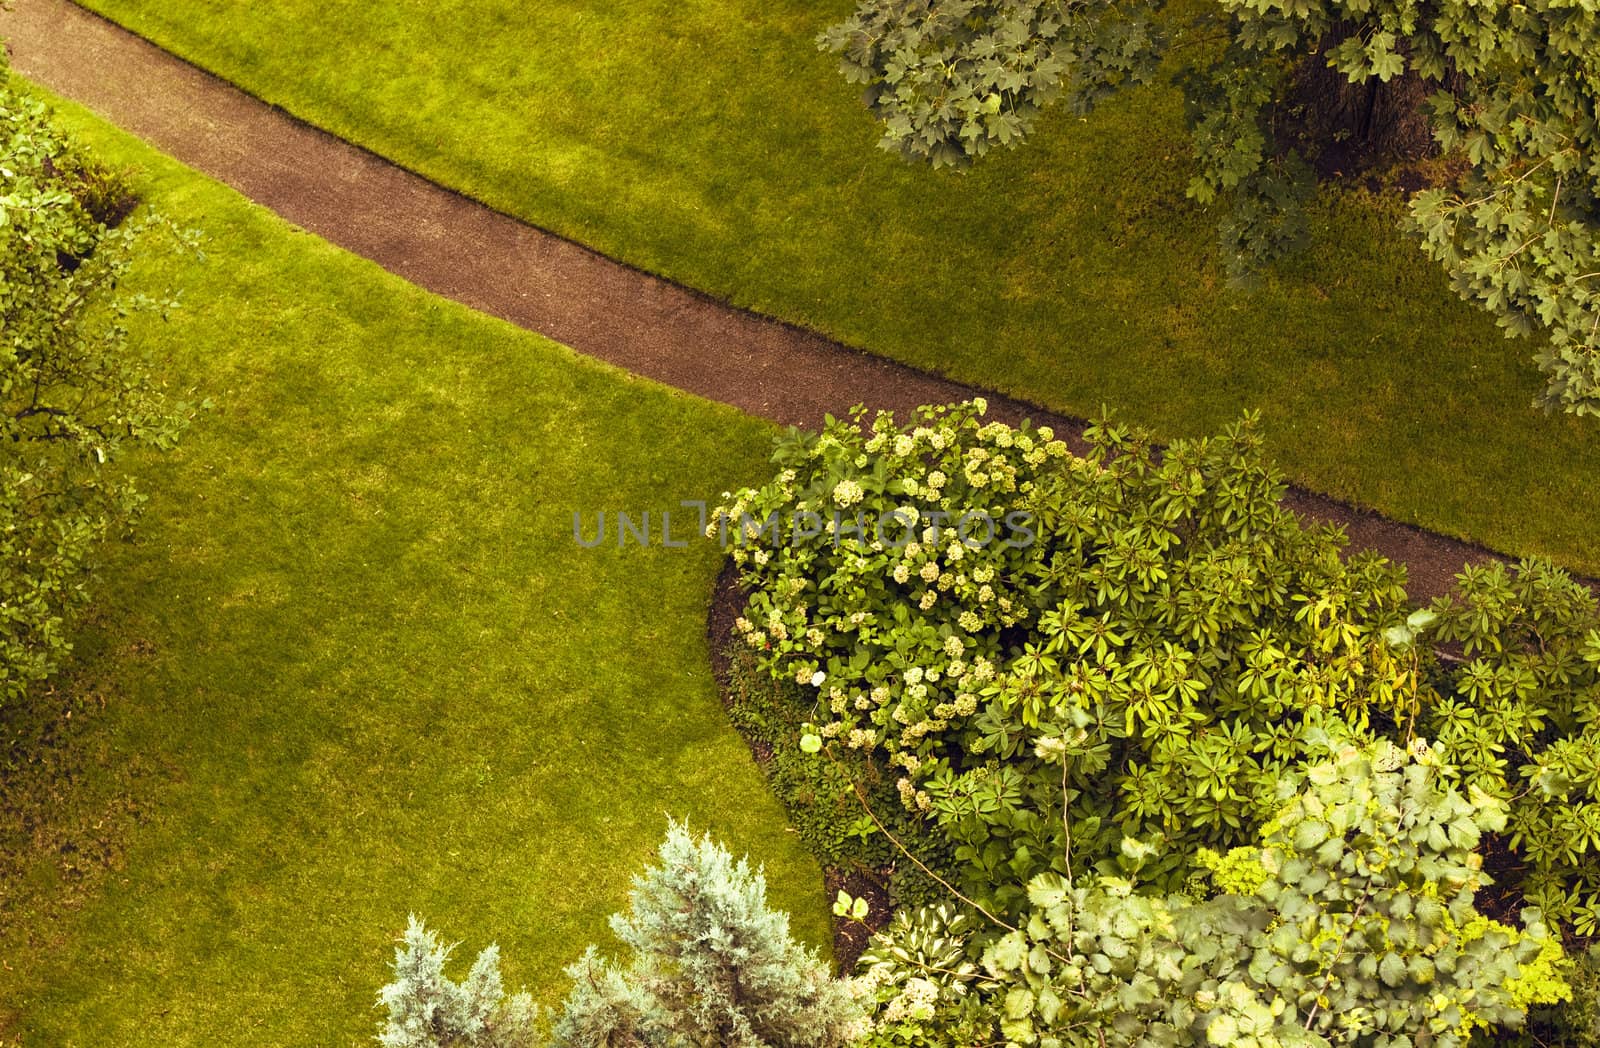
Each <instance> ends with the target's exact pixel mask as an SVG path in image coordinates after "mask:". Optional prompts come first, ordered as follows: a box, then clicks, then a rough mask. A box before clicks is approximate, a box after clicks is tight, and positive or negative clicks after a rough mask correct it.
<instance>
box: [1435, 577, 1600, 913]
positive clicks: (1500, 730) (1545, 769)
mask: <svg viewBox="0 0 1600 1048" xmlns="http://www.w3.org/2000/svg"><path fill="white" fill-rule="evenodd" d="M1458 591H1459V592H1458V594H1457V595H1455V596H1453V597H1451V598H1448V599H1445V600H1441V601H1439V602H1438V603H1436V604H1435V605H1434V608H1433V611H1434V612H1435V613H1436V614H1437V616H1438V623H1437V625H1436V626H1435V627H1434V631H1435V633H1436V634H1437V636H1438V638H1439V639H1440V640H1442V641H1445V642H1448V643H1449V644H1451V645H1452V646H1454V647H1455V648H1456V650H1458V651H1459V653H1460V657H1459V659H1455V660H1451V661H1446V662H1443V663H1440V664H1439V665H1438V666H1437V668H1436V669H1435V671H1434V673H1433V674H1432V676H1433V677H1434V678H1435V681H1434V685H1435V686H1434V687H1427V688H1424V690H1423V693H1422V700H1421V701H1422V709H1421V712H1420V730H1422V731H1423V732H1424V733H1426V734H1427V735H1429V736H1430V737H1432V738H1434V739H1436V740H1437V743H1438V746H1439V749H1440V752H1441V753H1442V754H1443V755H1444V758H1445V759H1446V760H1447V761H1449V762H1450V763H1451V764H1453V765H1457V766H1459V767H1460V768H1461V769H1462V771H1463V773H1464V774H1465V775H1466V776H1467V777H1468V779H1469V781H1471V782H1472V783H1473V784H1474V785H1475V786H1476V787H1477V788H1478V789H1480V790H1482V791H1484V792H1485V793H1488V794H1490V795H1492V796H1495V797H1497V798H1499V799H1501V800H1504V801H1508V802H1510V805H1511V819H1510V824H1509V825H1508V826H1507V828H1506V832H1505V835H1504V839H1503V844H1504V845H1505V847H1507V848H1508V849H1510V850H1511V851H1512V852H1513V854H1515V855H1517V856H1518V857H1519V859H1520V860H1521V862H1520V865H1523V866H1525V867H1527V872H1526V874H1525V879H1524V880H1523V881H1522V882H1521V883H1520V884H1518V885H1517V888H1518V889H1519V891H1520V893H1521V894H1522V895H1524V896H1525V897H1526V898H1527V900H1528V901H1529V902H1530V903H1532V904H1534V905H1536V906H1538V907H1540V908H1542V909H1543V910H1544V912H1545V913H1546V915H1547V916H1551V917H1555V918H1559V919H1561V920H1563V921H1569V922H1571V924H1572V925H1573V927H1574V930H1575V931H1577V932H1578V933H1579V934H1581V935H1595V934H1597V933H1600V868H1597V863H1596V859H1597V857H1600V606H1597V603H1596V600H1595V595H1594V593H1592V592H1591V591H1590V590H1589V589H1588V588H1587V587H1585V586H1583V585H1582V584H1581V583H1578V582H1575V581H1574V580H1573V579H1572V578H1571V577H1570V576H1568V575H1567V574H1566V573H1565V572H1563V571H1560V570H1558V569H1556V568H1554V567H1552V566H1551V565H1549V564H1547V563H1543V562H1539V561H1529V562H1526V563H1524V564H1522V565H1520V566H1518V567H1517V568H1516V569H1515V570H1508V569H1506V568H1505V567H1504V566H1503V565H1499V564H1494V565H1490V566H1488V567H1483V568H1468V569H1467V570H1466V571H1465V572H1463V573H1462V574H1461V575H1460V576H1459V577H1458Z"/></svg>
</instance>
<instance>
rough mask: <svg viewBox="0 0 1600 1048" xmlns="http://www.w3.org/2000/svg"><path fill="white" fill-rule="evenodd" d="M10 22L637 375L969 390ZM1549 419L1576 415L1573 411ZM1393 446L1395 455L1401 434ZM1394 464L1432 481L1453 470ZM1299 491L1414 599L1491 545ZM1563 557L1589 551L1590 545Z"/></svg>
mask: <svg viewBox="0 0 1600 1048" xmlns="http://www.w3.org/2000/svg"><path fill="white" fill-rule="evenodd" d="M5 31H10V32H12V33H14V34H16V35H17V37H18V39H19V41H20V46H19V48H18V62H19V65H20V66H21V67H22V68H24V69H31V70H33V71H35V72H42V73H44V74H46V79H47V80H49V81H50V82H52V83H53V84H54V85H55V86H57V87H58V88H60V89H62V90H65V91H67V92H68V93H69V94H74V95H77V96H79V97H81V98H83V99H85V100H86V101H89V102H91V103H93V104H95V105H98V106H100V107H101V108H102V109H104V110H105V111H107V112H108V113H109V114H110V115H111V116H113V117H114V118H115V119H117V120H118V121H119V123H122V124H124V125H125V126H127V127H129V128H130V129H131V130H133V131H135V132H137V133H141V134H144V135H146V136H148V137H150V138H152V139H153V140H155V141H157V142H158V143H160V144H162V145H163V146H164V147H166V148H170V149H172V150H173V151H174V152H175V153H176V154H177V155H179V156H180V157H183V158H186V159H189V160H191V161H193V162H195V163H198V164H200V165H201V166H202V167H204V168H206V169H208V170H209V171H210V172H211V173H212V174H214V175H217V176H218V177H221V178H222V179H223V180H225V181H228V182H230V183H231V184H234V185H235V186H236V187H238V188H240V189H242V190H243V191H244V192H245V193H246V194H247V195H249V196H251V197H252V198H253V199H256V200H258V201H259V202H262V203H265V204H267V205H268V206H270V207H272V208H274V209H275V210H278V211H279V212H280V213H283V214H285V215H286V216H287V217H289V218H290V219H291V220H294V221H297V222H299V223H301V224H303V225H305V226H306V227H307V228H310V229H312V230H313V231H315V232H318V233H320V234H322V235H324V236H327V237H329V238H330V239H332V240H334V241H335V242H338V243H340V244H342V245H343V246H345V247H347V248H349V249H351V250H353V251H356V252H357V253H360V254H364V255H366V256H368V257H371V258H373V259H375V260H378V261H379V262H380V263H381V264H383V265H384V266H385V267H386V268H389V269H390V270H391V271H394V272H397V273H399V274H401V275H402V276H405V277H407V278H408V279H410V280H412V281H414V282H417V283H419V284H421V285H422V286H425V287H428V288H429V289H431V290H434V291H436V292H438V293H440V294H444V295H447V296H449V297H454V298H456V299H458V300H459V301H463V302H466V303H467V304H469V305H472V306H474V307H476V308H479V309H482V310H484V311H486V312H489V313H492V314H494V315H497V316H500V317H503V318H505V319H509V320H512V321H513V322H515V323H517V324H519V325H521V326H524V327H527V328H530V329H532V330H537V331H541V332H543V333H545V334H547V335H551V336H552V337H555V338H556V339H557V340H558V341H561V342H563V343H566V344H569V345H572V346H574V347H576V348H577V349H579V350H580V351H582V352H585V353H588V354H591V355H595V356H598V357H600V358H601V359H605V360H608V361H610V362H612V363H615V364H618V365H620V366H623V367H626V368H628V369H630V370H632V371H634V372H636V373H641V374H645V375H648V376H650V377H653V378H656V379H658V380H660V381H663V382H666V383H669V384H673V385H676V386H679V387H680V388H686V389H689V390H691V391H693V392H696V393H699V394H701V395H704V396H708V397H711V398H713V399H719V400H723V401H724V402H727V403H732V404H734V405H736V406H738V407H741V408H743V409H745V410H747V411H749V412H751V413H754V414H759V415H762V416H765V417H768V418H772V419H775V420H777V421H780V422H791V423H798V424H809V425H815V424H816V423H817V422H818V421H820V419H821V417H822V415H823V413H824V412H828V411H831V412H833V413H835V414H842V413H843V412H844V411H845V410H846V409H847V408H848V407H849V406H850V405H851V404H854V403H856V402H857V401H866V402H867V403H868V404H869V405H870V406H872V407H882V408H890V409H896V410H905V409H907V408H909V407H911V406H912V405H915V404H919V403H931V402H942V401H949V400H955V399H962V398H964V397H966V396H969V395H971V394H972V393H973V392H974V390H973V387H969V386H961V385H958V384H956V383H954V382H951V381H948V380H944V379H941V378H938V377H936V376H932V375H929V374H927V373H923V372H918V371H915V370H912V369H909V368H907V367H904V366H901V365H898V364H895V363H892V362H890V361H887V360H885V359H882V358H876V357H871V356H868V355H866V354H863V353H860V352H857V351H854V350H850V349H848V348H845V347H842V346H839V345H837V344H834V343H830V342H828V341H826V340H825V339H823V338H821V337H819V336H817V335H815V334H812V333H809V332H805V331H802V330H799V329H796V328H793V327H789V326H785V325H782V324H779V323H774V322H772V321H769V320H766V319H764V318H760V317H757V316H753V315H751V314H749V313H745V312H742V311H739V310H736V309H732V308H729V307H727V306H725V305H722V304H719V303H716V302H713V301H711V300H709V299H708V298H706V297H705V296H703V295H700V294H697V293H694V292H691V291H688V290H686V289H684V288H682V287H679V286H675V285H673V284H670V283H668V282H666V281H663V280H660V279H657V278H653V277H650V276H648V275H646V274H644V273H642V272H639V271H637V270H633V269H630V268H628V267H626V266H625V265H622V264H619V263H616V262H613V261H611V260H608V259H606V258H604V257H602V256H599V255H597V254H596V253H594V252H592V251H589V250H587V249H585V248H582V247H580V246H578V245H575V244H573V243H571V242H569V241H565V240H562V239H560V238H558V237H555V236H553V235H551V234H547V233H544V232H542V231H540V230H537V229H534V228H531V227H529V226H527V225H525V224H523V223H521V222H519V221H517V220H515V219H512V218H509V217H507V216H504V215H501V214H499V213H497V212H493V211H490V210H489V209H487V208H485V207H483V206H481V205H477V204H475V203H473V202H471V201H470V200H468V199H466V198H464V197H462V196H460V195H458V194H456V193H453V192H451V191H449V190H446V189H442V188H440V187H438V186H437V185H435V184H433V183H430V182H428V181H426V180H425V179H423V178H421V177H419V176H416V175H413V174H410V173H408V172H406V171H404V170H403V169H401V168H399V167H397V166H395V165H393V164H391V163H389V162H387V161H384V160H383V159H381V158H379V157H377V156H375V155H374V154H371V153H368V152H366V151H364V150H362V149H360V148H359V147H355V146H351V145H349V144H348V143H344V142H341V141H339V140H337V139H335V138H333V137H331V136H329V135H327V134H325V133H322V132H319V131H317V130H315V129H313V128H310V127H308V126H306V125H304V124H302V123H299V122H298V121H295V120H294V119H292V118H290V117H288V116H286V115H285V114H284V113H283V112H282V111H281V110H277V109H273V108H271V107H269V106H267V105H265V104H263V103H261V102H260V101H258V100H256V99H254V98H252V97H250V96H248V95H245V94H244V93H242V92H241V91H239V90H238V89H236V88H234V87H232V86H231V85H229V84H227V83H225V82H223V81H220V80H218V79H216V78H215V77H212V76H210V75H208V74H205V73H203V72H201V71H200V70H197V69H195V68H194V67H192V66H190V65H188V64H186V63H184V62H182V61H180V60H178V59H176V58H174V57H172V56H171V55H168V54H166V53H165V52H162V51H160V50H159V49H157V48H156V47H154V46H153V45H151V44H149V43H146V42H145V41H142V40H140V39H138V38H136V37H134V36H132V35H131V34H130V33H128V32H127V31H125V30H122V29H120V28H118V27H116V26H115V25H113V24H111V23H109V22H106V21H104V20H102V19H100V18H99V17H97V16H94V15H91V14H88V13H86V12H83V11H81V10H80V9H79V8H77V7H75V6H73V5H72V4H70V3H68V2H67V0H22V6H21V7H20V8H19V10H18V11H17V12H15V13H13V15H11V16H9V19H8V18H7V17H5V16H0V32H5ZM107 70H115V71H116V72H117V74H118V75H115V76H107V75H105V71H107ZM994 406H995V415H996V416H997V417H1000V418H1005V419H1008V420H1013V419H1015V418H1017V417H1020V416H1021V415H1024V414H1031V415H1033V416H1034V417H1035V418H1036V419H1039V420H1041V421H1062V420H1059V419H1056V418H1047V415H1048V413H1046V412H1043V411H1036V410H1032V409H1030V408H1029V407H1028V406H1027V405H1025V404H1022V403H1020V402H1016V401H1003V400H999V399H997V400H996V401H995V405H994ZM1225 421H1226V420H1225ZM1220 424H1221V423H1219V425H1220ZM1546 424H1554V425H1565V426H1567V427H1568V428H1571V426H1572V425H1574V424H1575V420H1557V421H1556V422H1554V423H1546ZM1268 435H1269V439H1270V440H1271V441H1272V446H1273V448H1274V453H1275V456H1276V455H1277V453H1278V452H1279V451H1280V450H1281V449H1280V447H1279V445H1280V443H1281V442H1282V440H1283V437H1282V434H1280V433H1278V432H1276V431H1273V430H1271V429H1269V434H1268ZM1395 450H1396V460H1397V461H1400V460H1401V459H1402V458H1403V453H1404V451H1405V449H1403V448H1399V449H1395ZM1394 479H1395V480H1397V481H1399V482H1402V483H1403V482H1407V481H1410V480H1416V481H1417V482H1418V483H1419V484H1420V483H1421V482H1423V481H1428V482H1430V483H1433V484H1437V483H1438V481H1440V480H1441V479H1443V480H1449V479H1450V478H1449V476H1448V475H1444V476H1420V475H1419V476H1410V477H1408V476H1401V477H1397V478H1394ZM1518 479H1520V480H1521V481H1523V482H1527V483H1540V482H1539V481H1537V479H1536V478H1530V477H1529V476H1522V477H1520V478H1518ZM1594 481H1595V478H1593V477H1591V478H1589V480H1588V481H1587V482H1586V483H1588V484H1589V486H1591V487H1592V486H1593V484H1594ZM1455 487H1458V488H1462V487H1464V488H1466V489H1467V490H1464V491H1458V492H1456V494H1457V495H1458V496H1470V495H1471V494H1472V491H1471V490H1470V485H1455ZM1576 494H1579V495H1580V497H1581V492H1579V493H1576ZM1292 501H1293V504H1294V505H1295V507H1296V508H1297V509H1299V510H1300V511H1301V512H1303V513H1306V514H1307V515H1309V516H1312V517H1315V518H1318V519H1323V520H1332V521H1335V522H1337V523H1340V524H1342V525H1344V526H1345V527H1346V529H1347V530H1348V531H1349V533H1350V535H1351V538H1352V544H1353V545H1354V546H1356V547H1358V548H1375V549H1379V550H1382V551H1383V552H1385V553H1387V554H1388V555H1389V556H1391V557H1392V558H1394V559H1396V560H1399V561H1403V562H1405V563H1407V564H1408V565H1409V566H1410V567H1411V569H1412V579H1413V587H1412V589H1413V592H1414V593H1415V595H1416V596H1418V597H1419V598H1426V597H1429V596H1432V595H1436V594H1438V593H1440V592H1443V591H1444V590H1445V589H1446V588H1448V586H1449V583H1450V580H1451V577H1452V576H1453V574H1454V573H1455V572H1456V571H1458V570H1459V569H1460V567H1461V565H1462V564H1463V563H1465V562H1467V561H1469V560H1472V561H1477V560H1481V559H1483V557H1484V555H1485V551H1484V550H1483V549H1482V548H1473V547H1471V546H1470V545H1463V544H1461V543H1459V542H1452V541H1450V540H1449V539H1448V538H1441V537H1439V536H1437V535H1432V534H1427V533H1424V532H1421V531H1419V530H1417V529H1415V528H1414V527H1410V526H1406V525H1402V524H1398V523H1396V522H1393V521H1389V520H1385V519H1383V518H1381V517H1379V516H1377V515H1375V514H1372V513H1369V512H1363V511H1359V510H1355V509H1353V508H1352V507H1350V506H1348V505H1346V504H1342V503H1339V502H1337V501H1336V500H1331V499H1326V498H1322V497H1320V496H1317V495H1314V494H1311V493H1308V492H1305V491H1304V490H1298V491H1296V492H1295V493H1294V495H1293V497H1292ZM1571 508H1572V503H1568V504H1566V505H1565V506H1564V509H1565V511H1566V512H1565V514H1564V515H1563V516H1562V521H1563V522H1571V523H1573V524H1574V525H1575V526H1576V527H1577V528H1578V531H1577V532H1576V533H1577V534H1579V535H1583V534H1586V533H1585V532H1584V531H1583V526H1584V525H1583V521H1582V519H1581V516H1580V515H1576V514H1573V513H1572V512H1571ZM1574 517H1577V518H1578V519H1577V520H1576V521H1573V520H1572V518H1574ZM1563 526H1565V524H1563ZM1502 548H1503V549H1507V550H1514V551H1517V552H1539V551H1545V552H1548V550H1542V548H1541V547H1538V546H1535V547H1516V546H1504V547H1502ZM1557 559H1558V560H1563V561H1565V562H1566V563H1568V564H1569V565H1572V566H1576V567H1578V568H1580V569H1582V568H1586V567H1590V566H1591V562H1590V560H1589V559H1588V558H1587V557H1586V556H1585V555H1581V554H1580V555H1577V556H1566V557H1562V556H1558V558H1557Z"/></svg>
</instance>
